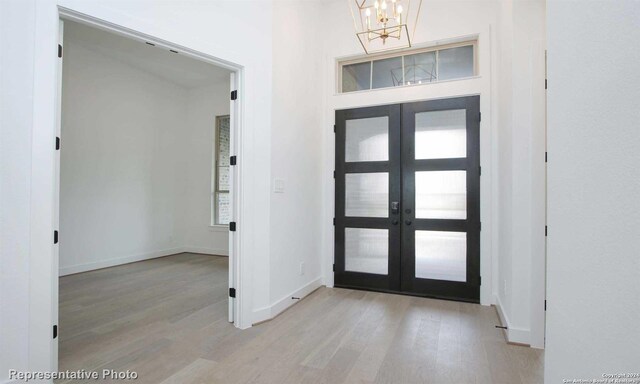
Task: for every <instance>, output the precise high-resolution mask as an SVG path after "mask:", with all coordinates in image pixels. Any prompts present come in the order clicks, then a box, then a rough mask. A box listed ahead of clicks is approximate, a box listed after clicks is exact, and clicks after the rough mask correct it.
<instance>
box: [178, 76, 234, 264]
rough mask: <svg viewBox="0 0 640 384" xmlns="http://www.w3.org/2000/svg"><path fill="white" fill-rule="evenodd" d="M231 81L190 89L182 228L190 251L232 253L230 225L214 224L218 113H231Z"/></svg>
mask: <svg viewBox="0 0 640 384" xmlns="http://www.w3.org/2000/svg"><path fill="white" fill-rule="evenodd" d="M229 95H230V89H229V81H228V80H225V81H223V82H220V83H216V84H211V85H206V86H203V87H200V88H195V89H189V90H188V93H187V116H186V121H185V123H186V124H184V126H183V128H184V131H183V133H184V135H183V139H184V142H183V143H182V145H183V148H182V152H181V153H182V155H181V156H182V157H183V159H184V160H185V163H184V166H183V171H184V177H185V180H184V186H185V190H184V194H183V198H184V200H183V201H184V206H183V211H182V213H183V215H182V225H181V230H182V232H183V234H184V236H183V245H184V247H185V249H186V250H188V251H190V252H199V253H207V254H214V255H225V256H228V255H229V228H228V227H227V226H219V227H215V226H214V227H212V226H210V224H211V208H210V207H211V165H212V160H213V157H214V155H213V143H214V139H215V136H214V134H215V124H216V116H223V115H228V114H229V102H230V100H229V98H230V97H229Z"/></svg>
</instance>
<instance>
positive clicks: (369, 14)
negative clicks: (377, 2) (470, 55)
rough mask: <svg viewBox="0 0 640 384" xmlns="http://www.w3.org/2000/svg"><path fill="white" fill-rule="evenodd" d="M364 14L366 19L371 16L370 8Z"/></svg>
mask: <svg viewBox="0 0 640 384" xmlns="http://www.w3.org/2000/svg"><path fill="white" fill-rule="evenodd" d="M365 13H366V14H367V17H369V16H371V8H367V11H366V12H365Z"/></svg>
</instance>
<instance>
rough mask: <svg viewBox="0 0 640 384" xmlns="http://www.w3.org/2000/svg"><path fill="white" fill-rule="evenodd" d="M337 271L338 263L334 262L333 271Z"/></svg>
mask: <svg viewBox="0 0 640 384" xmlns="http://www.w3.org/2000/svg"><path fill="white" fill-rule="evenodd" d="M335 271H336V264H335V263H334V264H333V272H335Z"/></svg>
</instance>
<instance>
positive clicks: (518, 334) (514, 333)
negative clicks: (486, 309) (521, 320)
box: [494, 295, 531, 345]
mask: <svg viewBox="0 0 640 384" xmlns="http://www.w3.org/2000/svg"><path fill="white" fill-rule="evenodd" d="M494 302H495V304H494V306H495V308H496V312H498V317H499V318H500V323H501V324H502V326H504V327H507V329H505V330H504V335H505V338H506V339H507V342H509V343H513V344H523V345H529V343H530V342H531V332H530V331H529V330H528V329H525V328H518V327H513V326H512V325H511V323H510V322H509V317H508V316H507V314H506V313H505V312H504V310H503V309H502V307H503V306H502V302H501V301H500V297H498V295H495V296H494Z"/></svg>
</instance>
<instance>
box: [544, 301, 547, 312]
mask: <svg viewBox="0 0 640 384" xmlns="http://www.w3.org/2000/svg"><path fill="white" fill-rule="evenodd" d="M544 310H545V311H546V310H547V300H545V301H544Z"/></svg>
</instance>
